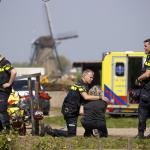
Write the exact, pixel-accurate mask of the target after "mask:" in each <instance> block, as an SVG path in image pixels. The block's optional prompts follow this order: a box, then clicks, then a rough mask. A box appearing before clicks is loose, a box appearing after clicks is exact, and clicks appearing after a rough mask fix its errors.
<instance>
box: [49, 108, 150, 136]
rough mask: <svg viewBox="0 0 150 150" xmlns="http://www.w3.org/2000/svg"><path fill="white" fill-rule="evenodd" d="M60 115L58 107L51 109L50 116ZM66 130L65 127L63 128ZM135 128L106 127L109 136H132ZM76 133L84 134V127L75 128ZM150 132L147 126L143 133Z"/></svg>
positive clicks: (135, 131) (134, 133)
mask: <svg viewBox="0 0 150 150" xmlns="http://www.w3.org/2000/svg"><path fill="white" fill-rule="evenodd" d="M59 115H62V114H61V112H60V109H53V108H52V109H51V112H50V116H59ZM52 127H53V128H57V129H60V128H61V127H58V126H52ZM65 130H66V128H65ZM137 132H138V131H137V128H108V134H109V135H110V136H126V137H134V136H135V135H137ZM77 134H78V135H83V134H84V129H83V128H82V127H78V129H77ZM148 134H150V128H147V130H146V131H145V135H148Z"/></svg>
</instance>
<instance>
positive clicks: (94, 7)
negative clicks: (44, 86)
mask: <svg viewBox="0 0 150 150" xmlns="http://www.w3.org/2000/svg"><path fill="white" fill-rule="evenodd" d="M46 3H47V6H48V12H49V18H50V21H51V26H52V31H53V35H54V38H56V37H57V36H58V35H59V34H63V33H69V32H74V33H75V34H78V38H74V39H69V40H65V41H61V43H59V44H58V45H57V50H58V53H59V54H60V55H64V56H65V57H66V58H68V59H69V60H70V61H71V62H77V61H100V60H101V58H102V53H103V52H106V51H143V41H144V40H145V39H147V38H150V19H149V10H150V8H149V6H150V0H50V1H48V2H46ZM43 35H49V28H48V22H47V18H46V14H45V9H44V2H43V1H42V0H1V2H0V54H2V55H4V56H5V57H6V58H8V59H9V60H10V61H12V62H29V60H30V58H31V56H32V53H33V48H32V43H33V41H34V40H36V39H37V38H38V37H40V36H43Z"/></svg>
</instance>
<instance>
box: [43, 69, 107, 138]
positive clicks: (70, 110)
mask: <svg viewBox="0 0 150 150" xmlns="http://www.w3.org/2000/svg"><path fill="white" fill-rule="evenodd" d="M93 78H94V72H93V71H92V70H90V69H86V70H85V71H84V72H83V73H82V77H81V80H79V81H78V82H77V83H75V84H74V85H72V86H71V88H70V90H69V92H68V94H67V96H66V98H65V99H64V102H63V105H62V114H63V116H64V119H65V121H66V125H67V131H62V130H57V129H51V127H50V126H46V127H45V132H46V133H47V134H49V135H52V136H66V137H70V136H76V132H77V119H78V116H79V109H80V104H81V103H83V101H84V100H99V99H101V100H104V101H108V99H107V98H106V97H104V96H93V95H89V94H88V91H89V86H90V84H91V83H92V81H93Z"/></svg>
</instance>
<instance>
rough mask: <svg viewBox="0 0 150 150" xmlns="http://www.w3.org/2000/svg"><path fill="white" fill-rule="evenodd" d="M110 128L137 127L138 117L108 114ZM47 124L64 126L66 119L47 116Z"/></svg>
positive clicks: (149, 125) (148, 122)
mask: <svg viewBox="0 0 150 150" xmlns="http://www.w3.org/2000/svg"><path fill="white" fill-rule="evenodd" d="M106 121H107V127H108V128H137V124H138V119H137V117H110V116H108V115H107V116H106ZM45 124H52V125H58V126H64V125H65V121H64V119H63V116H57V117H47V118H45ZM78 126H81V123H80V117H79V119H78ZM147 127H150V120H148V121H147Z"/></svg>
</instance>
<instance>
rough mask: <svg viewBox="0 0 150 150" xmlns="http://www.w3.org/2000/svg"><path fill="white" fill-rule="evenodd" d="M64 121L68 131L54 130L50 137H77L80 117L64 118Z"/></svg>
mask: <svg viewBox="0 0 150 150" xmlns="http://www.w3.org/2000/svg"><path fill="white" fill-rule="evenodd" d="M64 119H65V121H66V125H67V131H64V130H61V129H52V132H50V135H52V136H54V137H60V136H64V137H72V136H76V134H77V120H78V116H74V117H64ZM47 133H48V132H47ZM48 134H49V133H48Z"/></svg>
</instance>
